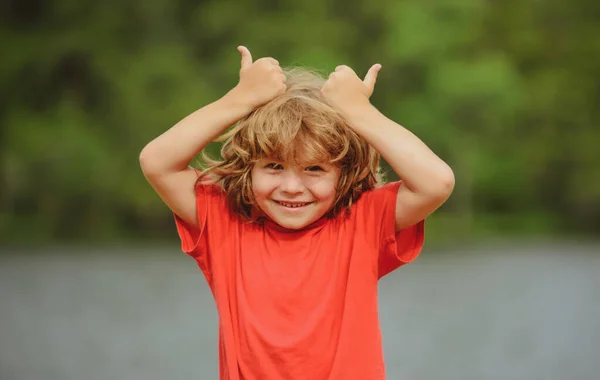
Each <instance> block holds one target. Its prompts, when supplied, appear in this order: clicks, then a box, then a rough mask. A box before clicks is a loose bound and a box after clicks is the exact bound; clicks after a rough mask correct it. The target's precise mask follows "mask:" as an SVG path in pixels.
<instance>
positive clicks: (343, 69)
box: [321, 64, 381, 114]
mask: <svg viewBox="0 0 600 380" xmlns="http://www.w3.org/2000/svg"><path fill="white" fill-rule="evenodd" d="M379 70H381V65H380V64H375V65H373V66H371V68H370V69H369V71H368V72H367V75H366V76H365V79H364V80H361V79H360V78H359V77H358V76H357V75H356V73H355V72H354V71H353V70H352V69H351V68H350V67H348V66H345V65H341V66H338V67H336V68H335V71H334V72H333V73H331V74H330V75H329V79H327V81H326V82H325V84H324V85H323V88H322V89H321V93H322V94H323V96H324V98H325V100H326V101H327V103H329V105H330V106H332V107H333V108H335V109H336V110H338V111H339V112H341V113H342V114H346V113H348V112H351V111H355V110H356V109H357V108H359V107H361V106H365V105H369V104H370V102H369V98H370V97H371V95H372V94H373V90H374V89H375V82H376V81H377V74H378V73H379Z"/></svg>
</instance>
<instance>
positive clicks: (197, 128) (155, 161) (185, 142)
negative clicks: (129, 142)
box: [140, 89, 252, 175]
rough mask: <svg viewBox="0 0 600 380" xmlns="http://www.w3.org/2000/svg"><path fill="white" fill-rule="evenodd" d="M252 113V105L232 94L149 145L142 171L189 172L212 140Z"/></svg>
mask: <svg viewBox="0 0 600 380" xmlns="http://www.w3.org/2000/svg"><path fill="white" fill-rule="evenodd" d="M251 111H252V107H251V106H250V105H249V102H246V101H245V100H244V99H243V97H241V96H240V95H238V94H236V93H235V89H234V90H232V91H230V92H229V93H228V94H226V95H225V96H224V97H222V98H221V99H219V100H217V101H215V102H213V103H211V104H208V105H206V106H205V107H203V108H201V109H199V110H197V111H195V112H193V113H192V114H190V115H188V116H187V117H185V118H184V119H182V120H181V121H180V122H178V123H177V124H175V125H174V126H173V127H171V128H170V129H169V130H167V131H166V132H164V133H163V134H161V135H160V136H158V137H157V138H155V139H154V140H152V141H151V142H150V143H148V144H147V145H146V146H145V147H144V149H143V150H142V152H141V154H140V164H141V166H142V170H143V171H144V172H145V173H146V174H158V175H160V174H164V173H170V172H177V171H181V170H185V169H186V168H187V167H188V166H189V164H190V161H191V160H192V159H193V158H194V157H196V156H197V155H198V153H200V152H201V151H202V150H203V149H204V148H205V147H206V146H207V145H208V144H209V143H210V142H211V141H213V140H214V139H215V138H216V137H217V136H218V135H219V134H221V133H222V132H223V131H224V130H225V129H227V128H228V127H229V126H231V125H232V124H234V123H235V122H236V121H238V120H239V119H241V118H243V117H244V116H246V115H248V114H249V113H250V112H251Z"/></svg>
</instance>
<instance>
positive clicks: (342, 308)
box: [140, 46, 454, 380]
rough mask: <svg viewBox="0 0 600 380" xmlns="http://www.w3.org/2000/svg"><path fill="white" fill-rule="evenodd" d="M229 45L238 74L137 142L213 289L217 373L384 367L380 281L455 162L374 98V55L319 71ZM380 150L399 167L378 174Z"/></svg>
mask: <svg viewBox="0 0 600 380" xmlns="http://www.w3.org/2000/svg"><path fill="white" fill-rule="evenodd" d="M238 50H239V51H240V53H241V55H242V62H241V70H240V80H239V83H238V84H237V85H236V87H234V88H233V89H232V90H231V91H230V92H229V93H227V94H226V95H225V96H224V97H223V98H221V99H220V100H218V101H216V102H214V103H212V104H209V105H207V106H205V107H204V108H202V109H200V110H198V111H196V112H194V113H192V114H191V115H189V116H187V117H186V118H184V119H183V120H182V121H180V122H179V123H178V124H176V125H175V126H173V127H172V128H171V129H169V130H168V131H166V132H165V133H164V134H162V135H161V136H159V137H158V138H156V139H155V140H154V141H152V142H150V143H149V144H148V145H147V146H146V147H145V148H144V149H143V151H142V153H141V155H140V162H141V166H142V170H143V172H144V174H145V176H146V178H147V179H148V181H149V182H150V184H151V185H152V186H153V188H154V189H155V190H156V192H157V193H158V194H159V196H160V197H161V198H162V199H163V201H164V202H165V203H166V204H167V205H168V207H169V208H170V209H171V210H172V211H173V213H174V215H175V221H176V225H177V230H178V233H179V236H180V238H181V240H182V249H183V251H184V252H186V253H187V254H188V255H190V256H191V257H193V258H194V259H195V260H196V262H197V263H198V266H199V267H200V269H201V270H202V272H203V273H204V275H205V277H206V279H207V282H208V284H209V286H210V288H211V290H212V292H213V295H214V298H215V302H216V305H217V310H218V313H219V358H220V366H219V368H220V376H221V379H228V380H241V379H245V380H255V379H256V380H258V379H268V380H271V379H273V380H275V379H286V380H295V379H311V380H321V379H336V380H337V379H344V380H349V379H361V380H366V379H384V378H385V370H384V363H383V353H382V342H381V334H380V329H379V321H378V312H377V281H378V279H379V278H381V277H382V276H384V275H385V274H387V273H389V272H391V271H393V270H394V269H396V268H398V267H399V266H401V265H403V264H406V263H408V262H410V261H412V260H414V258H415V257H416V256H417V255H418V254H419V252H420V251H421V248H422V245H423V239H424V237H423V236H424V232H423V225H424V219H425V218H426V217H427V216H428V215H429V214H431V213H432V212H433V211H434V210H436V209H437V208H438V207H439V206H440V205H441V204H442V203H443V202H444V201H445V200H446V199H447V198H448V197H449V196H450V193H451V192H452V189H453V186H454V176H453V173H452V170H451V169H450V168H449V166H448V165H446V164H445V163H444V162H443V161H442V160H440V159H439V158H438V157H437V156H436V155H435V154H434V153H433V152H431V151H430V150H429V149H428V148H427V146H425V144H423V142H421V141H420V140H419V139H418V138H417V137H415V136H414V135H413V134H412V133H410V132H409V131H408V130H406V129H404V128H403V127H401V126H399V125H398V124H396V123H394V122H393V121H391V120H389V119H387V118H386V117H385V116H384V115H382V114H381V113H379V111H378V110H377V109H375V108H374V107H373V106H372V105H371V104H370V102H369V98H370V96H371V94H372V93H373V89H374V86H375V81H376V77H377V73H378V71H379V70H380V68H381V66H380V65H374V66H373V67H371V69H370V70H369V71H368V73H367V75H366V77H365V79H364V81H363V80H360V79H359V78H358V77H357V76H356V74H355V73H354V72H353V71H352V70H351V69H350V68H349V67H346V66H339V67H337V68H336V70H335V72H333V73H332V74H331V75H330V76H329V78H328V79H327V80H322V79H321V78H319V77H317V76H316V75H314V74H312V73H310V72H308V71H305V70H291V71H287V72H284V71H283V70H282V68H281V67H280V66H279V63H278V62H277V61H276V60H275V59H273V58H262V59H259V60H257V61H255V62H253V61H252V57H251V55H250V52H249V51H248V49H246V48H245V47H243V46H240V47H239V48H238ZM236 122H237V125H236V126H235V127H234V128H233V129H232V130H230V131H229V132H227V133H226V134H225V135H224V136H223V137H222V139H224V140H225V143H224V145H223V148H222V151H221V156H222V159H221V160H210V159H207V162H208V166H207V167H206V168H205V169H204V170H203V171H202V172H197V171H196V170H194V169H192V168H189V166H188V165H189V162H190V161H191V160H192V159H193V158H194V157H195V156H196V155H197V154H198V152H200V151H202V150H203V149H204V148H205V147H206V146H207V144H208V143H209V142H211V141H212V140H214V139H215V138H216V137H217V136H218V135H219V134H221V133H222V132H223V131H225V129H227V128H228V127H229V126H230V125H233V124H235V123H236ZM379 154H381V155H382V156H383V157H384V158H385V159H386V160H387V162H388V163H389V164H390V165H391V167H392V168H393V169H394V171H395V172H396V173H397V174H398V175H399V177H400V178H402V180H403V181H402V182H395V183H390V184H387V185H384V186H378V185H379V175H378V169H379Z"/></svg>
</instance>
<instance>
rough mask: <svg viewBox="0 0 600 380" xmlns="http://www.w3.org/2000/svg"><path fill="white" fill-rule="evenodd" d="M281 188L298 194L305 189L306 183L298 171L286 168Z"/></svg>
mask: <svg viewBox="0 0 600 380" xmlns="http://www.w3.org/2000/svg"><path fill="white" fill-rule="evenodd" d="M279 189H280V190H281V191H283V192H285V193H289V194H298V193H302V192H303V191H304V184H303V183H302V178H300V176H299V175H298V173H296V172H294V171H292V170H289V171H288V170H286V171H285V172H284V173H282V176H281V183H280V184H279Z"/></svg>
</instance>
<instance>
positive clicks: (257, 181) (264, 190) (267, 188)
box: [252, 174, 273, 201]
mask: <svg viewBox="0 0 600 380" xmlns="http://www.w3.org/2000/svg"><path fill="white" fill-rule="evenodd" d="M272 188H273V186H272V181H270V180H269V178H268V177H266V176H264V175H260V174H253V175H252V193H253V194H254V198H255V199H256V200H257V201H258V200H262V199H265V198H268V196H269V194H271V192H272V191H273V189H272Z"/></svg>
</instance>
